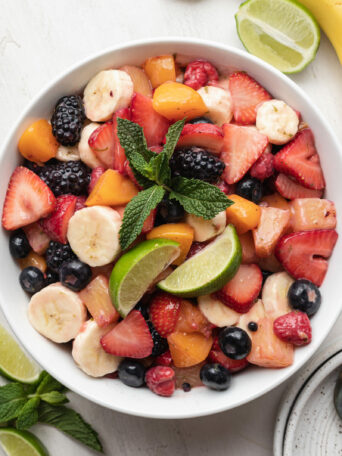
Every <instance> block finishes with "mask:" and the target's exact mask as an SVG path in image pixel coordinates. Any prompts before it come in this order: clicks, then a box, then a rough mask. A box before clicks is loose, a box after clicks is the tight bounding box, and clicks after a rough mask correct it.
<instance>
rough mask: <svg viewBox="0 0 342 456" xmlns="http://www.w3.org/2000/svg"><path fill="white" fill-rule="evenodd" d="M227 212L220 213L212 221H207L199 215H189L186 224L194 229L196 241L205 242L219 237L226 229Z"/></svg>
mask: <svg viewBox="0 0 342 456" xmlns="http://www.w3.org/2000/svg"><path fill="white" fill-rule="evenodd" d="M226 222H227V218H226V211H222V212H219V213H218V214H217V215H215V217H214V218H213V219H211V220H205V219H204V218H202V217H197V215H193V214H187V215H186V223H187V224H188V225H190V226H191V227H192V228H193V229H194V241H196V242H205V241H208V240H209V239H212V238H213V237H215V236H218V235H219V234H221V233H222V232H223V230H224V229H225V227H226Z"/></svg>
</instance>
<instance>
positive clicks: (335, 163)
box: [0, 38, 342, 418]
mask: <svg viewBox="0 0 342 456" xmlns="http://www.w3.org/2000/svg"><path fill="white" fill-rule="evenodd" d="M176 52H179V53H182V54H186V55H191V56H195V57H201V58H204V59H208V60H210V61H211V62H213V64H214V65H216V66H217V67H218V68H223V67H224V68H228V69H230V70H233V69H240V70H245V71H247V72H248V73H249V74H250V75H251V76H253V77H255V78H256V79H257V80H258V81H259V82H260V83H261V84H262V85H263V86H264V87H265V88H266V89H267V90H268V91H269V92H271V93H272V94H273V96H274V97H275V98H281V99H283V100H285V101H286V102H287V103H289V104H290V105H291V106H292V107H294V108H295V109H297V110H299V111H300V112H301V113H302V116H303V118H304V120H305V121H306V122H307V123H308V124H309V125H310V127H311V128H312V130H313V132H314V134H315V138H316V144H317V148H318V151H319V153H320V157H321V160H322V166H323V169H324V174H325V177H326V181H327V193H326V197H327V198H329V199H331V200H333V201H334V202H335V204H336V206H337V208H342V179H341V176H342V153H341V149H340V146H339V144H338V141H337V139H336V137H335V135H334V133H333V131H332V130H331V128H330V126H329V124H328V123H327V122H326V121H325V119H324V118H323V117H322V116H321V114H320V113H319V111H318V110H317V108H316V107H315V106H314V105H313V104H312V102H311V101H310V99H309V98H308V97H307V95H306V94H305V93H304V92H303V91H302V90H301V89H300V88H299V87H298V86H297V85H296V84H294V83H293V82H292V81H291V79H289V78H288V77H287V76H284V75H283V74H281V73H280V72H279V71H277V70H275V69H274V68H273V67H271V66H270V65H268V64H266V63H265V62H263V61H261V60H259V59H257V58H256V57H253V56H252V55H250V54H247V53H246V52H243V51H239V50H237V49H233V48H230V47H229V46H225V45H222V44H218V43H212V42H208V41H204V40H199V39H190V38H174V39H173V38H166V39H153V40H140V41H136V42H132V43H128V44H125V45H120V46H116V47H114V48H112V49H110V50H107V51H104V52H103V53H101V54H97V55H95V56H92V57H90V58H88V59H87V60H85V61H83V62H81V63H79V64H77V65H76V66H74V67H73V68H72V69H71V70H69V71H67V72H65V73H64V74H63V75H62V76H61V77H59V78H58V79H56V80H55V81H53V82H52V83H50V84H49V85H48V86H47V87H46V88H45V89H44V90H42V91H41V92H40V94H39V95H38V96H37V97H36V99H35V100H33V102H32V103H31V104H30V106H29V107H28V108H27V109H26V111H25V112H24V113H23V115H22V116H21V117H20V118H19V119H18V122H17V124H16V125H15V127H14V129H13V130H12V132H11V133H10V135H9V137H8V139H7V141H6V142H5V144H4V146H3V148H2V149H1V155H0V157H1V163H0V182H1V183H2V186H1V190H0V205H1V207H2V204H3V199H4V196H5V192H6V187H7V182H8V179H9V176H10V175H11V173H12V171H13V169H14V168H15V166H16V165H17V164H18V163H19V154H18V153H17V143H18V138H19V137H20V134H21V133H22V132H23V131H24V129H25V128H26V127H27V126H28V125H29V124H30V123H31V122H32V121H33V120H34V119H36V118H40V117H46V118H49V117H50V115H51V111H52V108H53V106H54V104H55V102H56V100H57V99H58V98H59V97H61V96H63V95H65V94H69V93H73V92H75V91H79V90H80V89H81V88H82V87H84V86H85V84H86V83H87V81H88V80H89V79H90V78H91V77H92V76H93V75H94V74H96V73H97V72H98V71H100V70H102V69H105V68H110V67H120V66H122V65H124V64H141V63H142V62H143V61H144V60H145V59H146V58H147V57H150V56H154V55H158V54H165V53H176ZM318 84H319V83H317V90H319V86H318ZM341 215H342V210H340V211H339V212H338V218H339V220H340V219H341ZM0 245H1V252H2V271H1V275H0V302H1V306H2V309H3V311H4V313H5V316H6V318H7V320H8V322H9V324H10V325H11V327H12V329H13V331H14V333H15V334H16V336H17V337H18V339H19V340H20V341H21V342H22V344H23V345H24V346H25V348H26V349H27V350H28V351H29V352H30V353H31V355H32V356H33V357H34V358H35V359H36V360H37V362H38V363H39V364H41V365H42V366H43V367H44V369H46V370H47V371H48V372H50V374H51V375H53V376H54V377H56V378H57V379H58V380H60V381H61V382H63V383H64V384H65V385H66V386H67V387H68V388H70V389H71V390H73V391H75V392H77V393H78V394H80V395H82V396H84V397H86V398H87V399H89V400H91V401H94V402H96V403H98V404H100V405H103V406H104V407H108V408H111V409H114V410H118V411H120V412H125V413H129V414H132V415H138V416H145V417H151V418H190V417H195V416H202V415H209V414H212V413H217V412H221V411H224V410H228V409H231V408H234V407H237V406H239V405H242V404H245V403H246V402H249V401H251V400H253V399H255V398H257V397H259V396H261V395H262V394H264V393H266V392H268V391H270V390H271V389H273V388H275V387H276V386H277V385H279V384H280V383H282V382H283V381H284V380H286V379H287V378H289V377H290V375H292V374H293V373H294V372H296V371H297V370H298V369H299V368H300V366H302V365H303V363H304V362H305V361H307V360H308V358H309V357H310V356H311V355H312V354H313V353H314V352H315V351H316V350H317V348H318V347H319V346H320V345H321V343H322V341H323V339H324V338H325V336H326V335H327V334H328V332H329V330H330V328H331V327H332V325H333V323H334V322H335V321H336V319H337V317H338V315H339V313H340V311H341V304H342V300H341V295H340V291H339V287H338V283H339V280H341V277H342V249H341V248H340V241H339V242H338V244H337V246H336V249H335V252H334V255H333V257H332V258H331V260H330V265H329V271H328V274H327V277H326V279H325V281H324V285H323V286H322V295H323V303H322V307H321V309H320V311H319V312H318V314H317V315H316V316H315V317H314V318H313V319H312V326H313V341H312V343H311V344H310V345H309V346H307V347H303V348H301V349H298V350H296V355H295V361H294V364H293V365H292V366H291V367H288V368H286V369H280V370H274V369H273V370H272V369H262V368H250V369H247V370H246V371H244V372H242V373H240V374H237V375H235V376H234V378H233V381H232V385H231V388H230V389H229V390H228V391H226V392H220V393H218V392H215V391H211V390H209V389H207V388H195V389H193V390H192V391H191V392H190V393H184V392H183V391H177V392H176V394H175V395H174V396H173V397H172V398H168V399H166V398H162V397H159V396H156V395H154V394H152V393H151V392H150V391H149V390H148V389H147V388H146V389H145V388H142V389H134V388H128V387H127V386H125V385H123V384H122V383H121V382H119V381H116V380H111V379H106V378H104V379H93V378H91V377H88V376H87V375H85V374H84V373H83V372H82V371H81V370H79V369H78V367H77V366H76V365H75V363H74V362H73V360H72V357H71V353H70V345H66V346H63V345H57V344H54V343H52V342H50V341H48V340H46V339H45V338H44V337H42V336H41V335H40V334H38V333H37V332H36V331H35V330H34V329H33V328H32V327H31V325H30V323H29V321H28V319H27V316H26V309H27V303H28V297H27V295H26V294H25V293H24V292H23V291H22V289H21V288H20V286H19V283H18V274H19V269H18V266H17V265H16V264H15V262H14V261H13V260H12V258H11V257H10V254H9V249H8V235H7V233H5V232H4V231H2V233H1V239H0Z"/></svg>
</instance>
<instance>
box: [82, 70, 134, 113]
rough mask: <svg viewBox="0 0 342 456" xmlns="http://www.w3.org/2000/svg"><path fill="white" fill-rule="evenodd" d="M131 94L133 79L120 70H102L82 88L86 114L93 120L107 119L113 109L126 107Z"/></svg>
mask: <svg viewBox="0 0 342 456" xmlns="http://www.w3.org/2000/svg"><path fill="white" fill-rule="evenodd" d="M132 95H133V81H132V79H131V77H130V76H129V74H128V73H126V72H125V71H121V70H104V71H100V73H98V74H97V75H96V76H94V77H93V78H92V79H91V80H90V81H89V82H88V84H87V86H86V88H85V89H84V95H83V102H84V109H85V113H86V116H87V117H88V119H90V120H92V121H94V122H104V121H106V120H109V119H110V118H111V117H112V115H113V114H114V112H115V111H117V110H118V109H122V108H127V106H128V105H129V103H130V101H131V98H132Z"/></svg>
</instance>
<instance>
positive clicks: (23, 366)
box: [0, 325, 41, 383]
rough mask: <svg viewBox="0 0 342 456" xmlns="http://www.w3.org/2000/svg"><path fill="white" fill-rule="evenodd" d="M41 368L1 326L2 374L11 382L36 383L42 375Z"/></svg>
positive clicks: (0, 360)
mask: <svg viewBox="0 0 342 456" xmlns="http://www.w3.org/2000/svg"><path fill="white" fill-rule="evenodd" d="M40 372H41V370H40V368H39V366H38V365H37V364H36V363H35V362H34V361H33V360H32V359H30V358H28V357H27V355H26V354H25V353H24V352H23V350H22V349H21V347H20V346H19V344H18V343H17V342H16V341H15V340H14V339H13V337H12V336H11V335H10V334H9V333H8V332H7V331H6V329H5V328H4V327H3V326H1V325H0V373H1V375H3V376H4V377H7V378H9V379H10V380H14V381H18V382H22V383H35V382H36V381H37V380H38V378H39V375H40Z"/></svg>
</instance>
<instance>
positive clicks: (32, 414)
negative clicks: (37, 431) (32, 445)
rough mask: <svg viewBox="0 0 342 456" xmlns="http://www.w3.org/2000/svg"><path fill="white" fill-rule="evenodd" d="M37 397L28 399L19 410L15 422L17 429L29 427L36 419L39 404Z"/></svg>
mask: <svg viewBox="0 0 342 456" xmlns="http://www.w3.org/2000/svg"><path fill="white" fill-rule="evenodd" d="M39 402H40V399H39V397H32V398H31V399H29V400H28V401H27V402H26V404H25V405H24V407H23V408H22V409H21V410H20V413H19V415H18V418H17V421H16V423H15V425H16V428H17V429H29V428H30V427H31V426H33V425H34V424H36V423H37V421H38V411H37V407H38V405H39Z"/></svg>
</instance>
